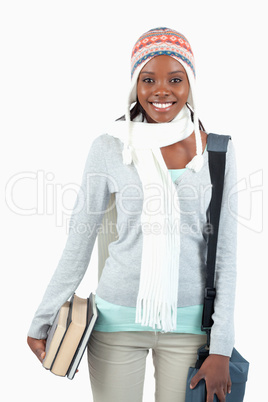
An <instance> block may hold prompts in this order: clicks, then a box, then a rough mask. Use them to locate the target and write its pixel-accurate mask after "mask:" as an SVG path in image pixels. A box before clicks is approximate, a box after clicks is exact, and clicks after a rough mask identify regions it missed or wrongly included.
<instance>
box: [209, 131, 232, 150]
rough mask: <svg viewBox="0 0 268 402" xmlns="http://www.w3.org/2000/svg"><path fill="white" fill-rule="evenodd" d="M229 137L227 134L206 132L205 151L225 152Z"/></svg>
mask: <svg viewBox="0 0 268 402" xmlns="http://www.w3.org/2000/svg"><path fill="white" fill-rule="evenodd" d="M230 139H231V137H230V136H229V135H220V134H212V133H211V134H208V138H207V151H208V152H227V149H228V143H229V140H230Z"/></svg>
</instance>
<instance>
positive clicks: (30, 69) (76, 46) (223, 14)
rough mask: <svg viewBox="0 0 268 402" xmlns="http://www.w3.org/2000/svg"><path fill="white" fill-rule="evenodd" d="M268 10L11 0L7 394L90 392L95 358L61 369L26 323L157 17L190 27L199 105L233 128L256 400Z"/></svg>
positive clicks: (6, 66) (7, 35)
mask: <svg viewBox="0 0 268 402" xmlns="http://www.w3.org/2000/svg"><path fill="white" fill-rule="evenodd" d="M266 14H267V11H266V6H265V2H264V1H258V0H255V1H254V2H253V1H235V0H232V1H224V2H220V1H215V0H214V1H208V0H207V1H205V0H203V1H198V0H197V1H190V0H188V1H186V0H185V1H179V0H176V1H172V0H170V1H166V2H163V1H156V0H154V1H146V0H142V1H141V0H137V1H134V2H126V1H123V0H118V1H117V0H114V1H101V2H93V1H80V0H76V1H69V0H64V1H59V0H53V1H51V0H46V1H39V0H33V1H29V0H25V1H24V0H20V1H13V0H6V1H2V2H1V6H0V41H1V43H0V46H1V47H0V57H1V62H0V70H1V71H0V80H1V89H0V100H1V105H0V113H1V122H0V124H1V147H0V149H1V165H2V166H1V189H2V190H3V195H2V196H1V213H2V217H1V236H2V244H4V247H2V252H1V257H2V262H1V272H2V275H1V277H2V280H1V289H2V297H1V371H2V373H1V382H2V386H1V393H3V395H5V397H4V398H5V399H4V400H5V401H17V400H21V399H22V398H24V399H23V400H27V401H28V402H33V401H37V400H38V401H40V402H45V401H47V400H48V398H50V400H56V399H57V398H59V397H60V398H61V400H65V401H73V400H79V401H81V402H82V401H92V397H91V391H90V385H89V380H88V373H87V363H86V358H84V359H83V361H82V363H81V366H80V372H79V374H78V375H77V376H76V377H75V379H74V380H73V381H69V380H67V379H65V378H58V377H56V376H54V375H52V374H51V373H49V372H46V371H45V370H44V369H43V368H42V367H41V365H40V363H39V362H38V360H37V359H36V358H35V356H34V355H33V354H32V353H31V352H30V349H29V348H28V346H27V344H26V336H27V331H28V328H29V325H30V322H31V319H32V317H33V314H34V312H35V310H36V308H37V306H38V304H39V302H40V301H41V297H42V295H43V292H44V291H45V288H46V286H47V283H48V281H49V279H50V277H51V275H52V273H53V271H54V269H55V267H56V265H57V263H58V260H59V258H60V256H61V253H62V250H63V248H64V244H65V241H66V237H67V224H68V218H69V215H70V211H71V208H72V206H73V203H74V200H75V195H76V190H77V187H78V186H79V185H80V181H81V177H82V172H83V168H84V164H85V160H86V157H87V153H88V150H89V147H90V144H91V142H92V140H93V138H95V137H96V136H98V135H99V134H101V133H102V132H103V130H104V128H105V127H106V124H107V123H108V122H110V121H111V120H113V119H115V118H117V117H119V116H121V115H122V114H123V113H124V107H125V96H126V92H127V88H128V85H129V80H130V78H129V66H130V63H129V59H130V52H131V49H132V46H133V44H134V42H135V41H136V40H137V39H138V37H139V36H140V35H141V34H142V33H143V32H145V31H147V30H149V29H151V28H154V27H158V26H167V27H171V28H174V29H176V30H178V31H180V32H182V33H183V34H184V35H185V36H186V37H187V38H188V39H189V41H190V43H191V45H192V48H193V51H194V54H195V58H196V66H197V84H198V93H199V104H200V106H199V109H200V113H199V114H200V118H201V120H202V122H203V123H204V125H205V128H206V130H207V131H209V132H215V133H221V134H230V135H231V136H232V139H233V142H234V145H235V148H236V154H237V164H238V180H239V189H240V190H241V191H240V192H239V207H240V209H239V216H238V217H237V219H238V221H239V237H238V286H237V302H236V345H235V346H236V347H237V349H238V350H239V351H240V352H241V353H242V354H243V355H244V356H245V357H246V358H247V359H248V360H249V361H250V363H251V367H250V375H249V381H248V386H247V395H246V398H245V401H246V402H252V401H256V392H257V391H258V389H261V388H263V386H265V380H266V377H265V370H264V368H265V366H266V365H265V362H266V360H267V359H266V358H265V357H267V348H266V339H267V336H265V331H266V328H267V314H265V312H266V311H265V306H267V292H266V288H267V286H266V282H267V279H266V278H267V275H266V271H267V258H266V255H267V253H266V249H267V242H266V243H265V241H264V239H265V236H266V239H267V224H266V225H265V222H264V218H265V214H264V212H265V211H263V203H264V202H265V186H264V182H265V180H266V171H265V168H267V159H268V156H267V141H266V137H267V89H268V88H267V69H268V65H267V64H268V62H267V50H266V49H267V33H268V32H267V29H266V28H265V26H267V21H266V18H265V15H266ZM265 106H266V107H265ZM37 178H38V180H37ZM4 192H6V197H7V198H6V200H5V196H4ZM34 208H35V211H34V210H33V211H32V214H31V215H27V214H30V213H31V210H32V209H34ZM96 262H97V260H96V250H94V253H93V256H92V259H91V262H90V266H89V267H90V268H89V270H88V272H87V274H86V277H85V279H84V281H83V282H82V284H81V285H80V287H79V289H78V290H77V292H78V293H79V295H81V296H82V297H86V296H87V295H88V292H89V291H91V290H94V289H95V287H96V283H97V273H96ZM265 355H266V356H265ZM153 387H154V385H153V369H152V365H151V362H150V360H148V369H147V374H146V382H145V397H144V401H146V402H152V401H153ZM51 392H53V394H54V396H52V397H51V396H50V395H51Z"/></svg>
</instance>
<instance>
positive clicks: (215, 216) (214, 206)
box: [201, 134, 231, 346]
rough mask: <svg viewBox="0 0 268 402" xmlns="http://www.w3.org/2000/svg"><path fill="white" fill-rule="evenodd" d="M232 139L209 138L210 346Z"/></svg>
mask: <svg viewBox="0 0 268 402" xmlns="http://www.w3.org/2000/svg"><path fill="white" fill-rule="evenodd" d="M230 139H231V137H230V136H229V135H219V134H209V135H208V138H207V151H208V161H209V172H210V178H211V184H212V196H211V202H210V206H209V219H208V223H209V228H210V231H209V236H208V247H207V268H206V269H207V275H206V284H205V295H204V309H203V317H202V327H201V328H202V330H204V331H206V332H207V334H208V346H209V335H210V329H211V326H212V324H213V320H212V314H213V312H214V299H215V297H216V289H215V283H214V281H215V263H216V252H217V241H218V230H219V222H220V211H221V202H222V194H223V186H224V175H225V164H226V152H227V149H228V143H229V140H230Z"/></svg>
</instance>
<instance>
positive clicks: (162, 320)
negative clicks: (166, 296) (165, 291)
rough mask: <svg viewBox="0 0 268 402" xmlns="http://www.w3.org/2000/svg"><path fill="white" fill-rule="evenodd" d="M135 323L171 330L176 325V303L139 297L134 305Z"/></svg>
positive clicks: (163, 330)
mask: <svg viewBox="0 0 268 402" xmlns="http://www.w3.org/2000/svg"><path fill="white" fill-rule="evenodd" d="M136 323H137V324H141V325H142V326H146V327H151V328H153V329H160V330H161V331H162V332H172V331H175V330H176V326H177V304H176V303H175V304H173V305H170V304H168V303H164V302H158V301H157V300H146V299H139V300H138V301H137V305H136Z"/></svg>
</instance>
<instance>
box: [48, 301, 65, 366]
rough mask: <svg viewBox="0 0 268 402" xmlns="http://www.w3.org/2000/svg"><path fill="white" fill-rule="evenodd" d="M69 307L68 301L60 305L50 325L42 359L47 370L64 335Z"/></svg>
mask: <svg viewBox="0 0 268 402" xmlns="http://www.w3.org/2000/svg"><path fill="white" fill-rule="evenodd" d="M69 307H70V302H69V301H67V302H66V303H64V304H63V305H62V307H61V308H60V310H59V312H58V314H57V315H56V318H55V320H54V322H53V325H52V326H51V327H50V330H49V333H48V337H47V342H46V356H45V359H44V361H43V366H44V367H45V368H46V369H48V370H50V368H51V366H52V363H53V360H54V358H55V355H56V353H57V351H58V349H59V346H60V344H61V341H62V339H63V337H64V335H65V332H66V329H67V319H68V314H69Z"/></svg>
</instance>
